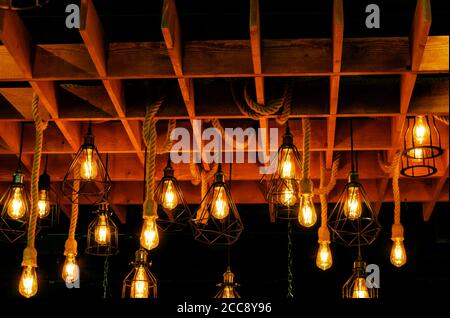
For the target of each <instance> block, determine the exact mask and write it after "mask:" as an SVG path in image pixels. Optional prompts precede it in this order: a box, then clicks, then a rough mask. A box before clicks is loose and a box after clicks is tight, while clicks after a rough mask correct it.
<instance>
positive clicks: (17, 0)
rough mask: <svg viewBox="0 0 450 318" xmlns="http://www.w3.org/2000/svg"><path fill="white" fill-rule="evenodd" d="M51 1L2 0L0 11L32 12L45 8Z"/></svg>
mask: <svg viewBox="0 0 450 318" xmlns="http://www.w3.org/2000/svg"><path fill="white" fill-rule="evenodd" d="M48 1H49V0H0V9H5V10H30V9H36V8H40V7H42V6H44V5H45V4H46V3H48Z"/></svg>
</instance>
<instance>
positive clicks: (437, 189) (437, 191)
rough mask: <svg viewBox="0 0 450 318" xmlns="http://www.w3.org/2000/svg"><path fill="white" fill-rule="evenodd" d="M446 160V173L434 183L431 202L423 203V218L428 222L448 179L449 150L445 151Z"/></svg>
mask: <svg viewBox="0 0 450 318" xmlns="http://www.w3.org/2000/svg"><path fill="white" fill-rule="evenodd" d="M443 156H444V160H443V161H444V162H446V167H445V170H444V174H443V175H442V176H441V177H440V178H439V179H438V180H436V181H435V182H434V183H433V191H432V197H431V200H430V201H429V202H425V203H424V204H423V210H422V212H423V220H424V221H426V222H428V221H429V220H430V218H431V214H432V213H433V209H434V206H435V205H436V202H437V201H438V200H439V198H440V196H441V193H442V190H443V188H444V185H445V183H446V182H447V180H448V164H449V152H448V150H447V151H445V153H444V155H443Z"/></svg>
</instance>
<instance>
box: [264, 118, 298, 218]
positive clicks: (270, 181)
mask: <svg viewBox="0 0 450 318" xmlns="http://www.w3.org/2000/svg"><path fill="white" fill-rule="evenodd" d="M271 167H273V169H274V171H275V172H274V173H273V174H271V175H269V174H266V175H264V176H263V177H262V179H261V181H260V185H261V186H262V188H263V193H264V194H265V197H266V201H267V202H268V203H269V207H270V209H274V210H275V215H276V217H277V218H278V219H296V218H297V213H298V210H299V206H300V197H299V195H300V183H299V182H300V179H301V156H300V154H299V151H298V149H297V147H296V146H295V145H294V143H293V136H292V134H291V133H290V131H289V126H286V133H285V134H284V136H283V143H282V145H281V146H280V148H279V149H278V153H277V156H276V158H275V159H274V160H273V161H272V163H271Z"/></svg>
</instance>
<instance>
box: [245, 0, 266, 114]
mask: <svg viewBox="0 0 450 318" xmlns="http://www.w3.org/2000/svg"><path fill="white" fill-rule="evenodd" d="M249 25H250V46H251V50H252V61H253V72H254V73H255V75H260V74H261V73H262V68H261V22H260V16H259V0H251V1H250V23H249ZM255 92H256V102H257V103H258V104H260V105H264V104H265V98H264V78H263V77H259V76H257V77H255Z"/></svg>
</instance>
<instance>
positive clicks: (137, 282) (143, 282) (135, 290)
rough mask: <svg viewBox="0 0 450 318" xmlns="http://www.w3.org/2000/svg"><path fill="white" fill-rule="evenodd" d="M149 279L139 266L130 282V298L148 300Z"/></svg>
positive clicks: (142, 267) (143, 269)
mask: <svg viewBox="0 0 450 318" xmlns="http://www.w3.org/2000/svg"><path fill="white" fill-rule="evenodd" d="M148 282H149V277H148V275H147V272H146V271H145V268H144V266H142V265H140V266H139V267H138V268H137V270H136V274H134V277H133V280H132V282H131V292H130V298H148Z"/></svg>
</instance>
